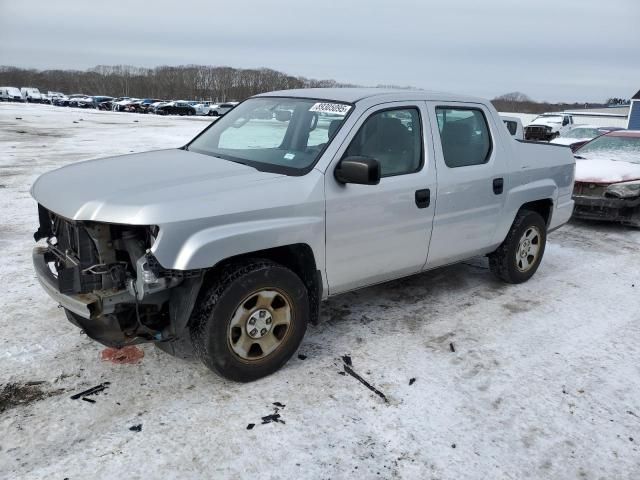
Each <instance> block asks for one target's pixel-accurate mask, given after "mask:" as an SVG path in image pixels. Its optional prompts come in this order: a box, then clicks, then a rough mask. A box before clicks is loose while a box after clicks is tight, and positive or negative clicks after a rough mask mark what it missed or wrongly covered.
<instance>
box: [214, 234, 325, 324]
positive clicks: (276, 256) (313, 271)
mask: <svg viewBox="0 0 640 480" xmlns="http://www.w3.org/2000/svg"><path fill="white" fill-rule="evenodd" d="M251 259H262V260H265V259H266V260H271V261H273V262H275V263H277V264H279V265H282V266H284V267H286V268H288V269H289V270H291V271H293V272H294V273H295V274H296V275H298V277H300V279H301V280H302V282H303V283H304V285H305V286H306V287H307V293H308V296H309V308H310V312H311V318H310V319H309V320H310V321H311V322H312V323H314V324H316V323H317V322H318V316H319V309H320V301H321V300H322V297H323V290H324V287H323V279H322V273H321V270H320V269H319V268H318V264H317V262H316V258H315V255H314V253H313V249H312V248H311V246H309V245H308V244H306V243H294V244H290V245H282V246H278V247H272V248H267V249H263V250H255V251H252V252H245V253H241V254H238V255H234V256H231V257H228V258H225V259H223V260H220V261H219V262H218V263H217V264H216V265H214V266H213V267H212V268H210V269H209V270H207V272H206V274H205V280H204V282H205V284H206V283H207V282H208V281H212V280H213V279H215V278H216V277H217V276H218V275H219V274H220V272H221V271H222V270H223V269H225V268H228V267H231V266H233V264H240V263H242V262H245V261H247V260H251Z"/></svg>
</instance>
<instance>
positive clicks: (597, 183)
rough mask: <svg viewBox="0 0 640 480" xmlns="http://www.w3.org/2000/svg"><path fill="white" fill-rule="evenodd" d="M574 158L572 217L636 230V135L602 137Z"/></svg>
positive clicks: (639, 162)
mask: <svg viewBox="0 0 640 480" xmlns="http://www.w3.org/2000/svg"><path fill="white" fill-rule="evenodd" d="M575 157H576V179H575V186H574V189H573V199H574V200H575V210H574V213H573V215H574V216H575V217H577V218H584V219H589V220H608V221H613V222H620V223H623V224H626V225H632V226H636V227H640V131H638V130H618V131H614V132H610V133H606V134H604V135H601V136H599V137H596V138H594V139H593V140H591V141H590V142H588V143H586V144H584V145H583V146H581V147H580V148H578V149H577V150H576V152H575Z"/></svg>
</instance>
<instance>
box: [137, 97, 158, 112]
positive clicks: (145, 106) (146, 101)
mask: <svg viewBox="0 0 640 480" xmlns="http://www.w3.org/2000/svg"><path fill="white" fill-rule="evenodd" d="M160 101H161V100H158V99H157V98H143V99H142V100H140V102H139V103H138V106H137V111H138V112H139V113H148V112H149V110H150V107H151V105H153V104H155V103H157V102H160Z"/></svg>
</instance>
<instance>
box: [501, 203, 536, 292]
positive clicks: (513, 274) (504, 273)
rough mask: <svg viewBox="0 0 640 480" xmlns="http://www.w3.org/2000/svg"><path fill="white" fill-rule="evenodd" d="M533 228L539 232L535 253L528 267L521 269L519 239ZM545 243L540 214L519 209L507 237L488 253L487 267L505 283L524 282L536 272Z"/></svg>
mask: <svg viewBox="0 0 640 480" xmlns="http://www.w3.org/2000/svg"><path fill="white" fill-rule="evenodd" d="M533 229H537V232H538V233H539V235H538V236H539V240H538V243H536V244H535V245H537V246H538V250H537V255H536V257H535V258H534V259H533V260H532V261H531V263H530V266H529V267H528V269H527V270H526V271H522V269H521V266H522V264H519V262H520V261H521V260H520V257H518V256H517V255H518V252H519V249H520V246H521V245H520V241H521V239H522V238H523V236H524V235H526V234H527V233H528V232H531V231H534V230H533ZM534 233H535V231H534ZM546 243H547V225H546V223H545V221H544V219H543V218H542V216H540V214H539V213H537V212H533V211H531V210H520V211H519V212H518V214H517V215H516V218H515V220H514V221H513V225H512V226H511V229H510V230H509V233H508V234H507V238H505V240H504V242H502V245H500V246H499V247H498V249H497V250H496V251H495V252H493V253H491V254H489V255H488V257H489V268H490V270H491V271H492V272H493V274H494V275H495V276H496V277H498V278H499V279H500V280H503V281H505V282H507V283H523V282H526V281H527V280H529V279H530V278H531V277H532V276H533V274H534V273H536V270H538V267H539V266H540V262H541V261H542V257H543V255H544V250H545V246H546ZM525 257H526V255H525ZM527 258H528V257H527ZM527 262H529V260H527ZM519 265H520V266H519Z"/></svg>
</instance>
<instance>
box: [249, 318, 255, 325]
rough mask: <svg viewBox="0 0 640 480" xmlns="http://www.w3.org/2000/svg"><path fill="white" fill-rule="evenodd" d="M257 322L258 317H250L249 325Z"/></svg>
mask: <svg viewBox="0 0 640 480" xmlns="http://www.w3.org/2000/svg"><path fill="white" fill-rule="evenodd" d="M255 324H256V319H255V318H253V317H251V318H250V319H249V325H255Z"/></svg>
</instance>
